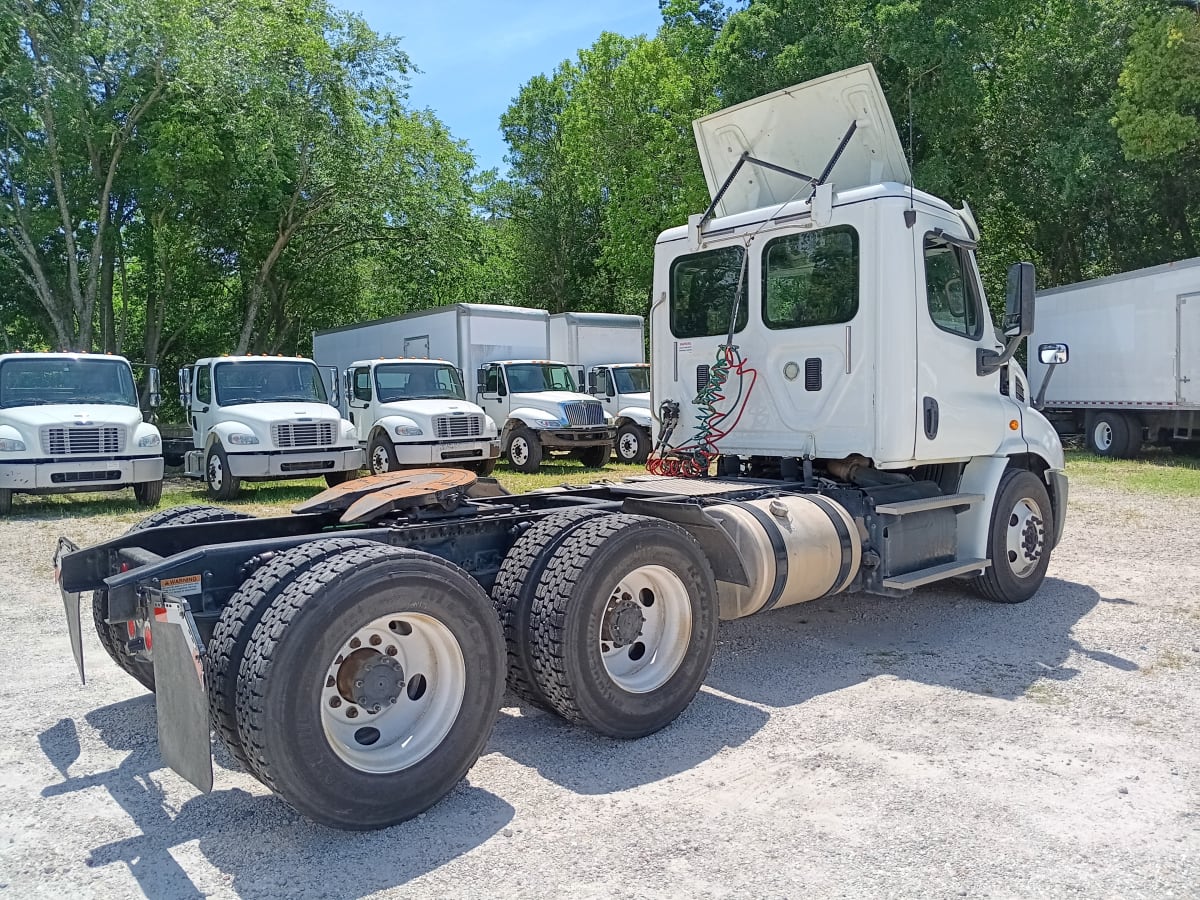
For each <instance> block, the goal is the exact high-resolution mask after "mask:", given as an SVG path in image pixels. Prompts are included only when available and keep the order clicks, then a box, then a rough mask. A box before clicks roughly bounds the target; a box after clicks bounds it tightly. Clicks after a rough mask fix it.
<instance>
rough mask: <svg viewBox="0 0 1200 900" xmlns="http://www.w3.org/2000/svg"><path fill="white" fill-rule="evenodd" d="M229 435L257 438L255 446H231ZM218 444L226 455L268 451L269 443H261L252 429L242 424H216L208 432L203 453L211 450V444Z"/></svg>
mask: <svg viewBox="0 0 1200 900" xmlns="http://www.w3.org/2000/svg"><path fill="white" fill-rule="evenodd" d="M231 434H253V435H255V436H256V437H258V443H257V444H231V443H229V436H230V435H231ZM216 443H220V445H221V446H222V447H223V448H225V452H226V453H257V452H259V451H260V450H270V449H271V445H270V443H263V439H262V437H261V436H260V435H258V434H257V433H256V432H255V431H254V429H253V428H251V427H250V426H249V425H245V424H243V423H242V422H218V423H217V424H216V425H214V426H213V427H212V428H210V429H209V430H208V438H207V440H205V442H204V452H205V454H207V453H208V451H210V450H211V449H212V446H213V444H216Z"/></svg>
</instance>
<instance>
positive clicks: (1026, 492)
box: [972, 469, 1053, 603]
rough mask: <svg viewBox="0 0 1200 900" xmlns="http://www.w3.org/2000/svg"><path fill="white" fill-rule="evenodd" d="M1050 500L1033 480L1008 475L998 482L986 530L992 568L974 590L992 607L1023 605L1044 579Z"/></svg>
mask: <svg viewBox="0 0 1200 900" xmlns="http://www.w3.org/2000/svg"><path fill="white" fill-rule="evenodd" d="M1052 516H1053V513H1052V510H1051V507H1050V495H1049V494H1048V493H1047V491H1046V486H1045V485H1044V484H1042V480H1041V479H1040V478H1038V476H1037V475H1035V474H1033V473H1032V472H1029V471H1027V470H1025V469H1009V470H1007V471H1006V472H1005V473H1004V475H1003V476H1001V478H1000V485H999V487H998V488H997V492H996V502H995V504H994V505H993V507H992V521H991V524H990V526H989V529H988V558H989V559H990V560H991V562H992V564H991V565H990V566H989V567H988V568H987V569H985V570H984V572H983V574H982V575H979V576H977V577H976V578H974V579H973V580H972V584H973V585H974V586H975V588H976V590H978V591H979V593H981V594H982V595H983V596H984V597H985V598H986V599H988V600H992V601H994V602H996V603H1023V602H1024V601H1026V600H1028V599H1029V598H1030V597H1032V596H1033V595H1034V594H1035V593H1036V592H1037V589H1038V588H1040V587H1041V586H1042V581H1043V580H1045V578H1046V567H1047V566H1048V565H1049V564H1050V547H1051V536H1050V534H1049V529H1050V522H1051V521H1052Z"/></svg>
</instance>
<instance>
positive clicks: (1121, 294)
mask: <svg viewBox="0 0 1200 900" xmlns="http://www.w3.org/2000/svg"><path fill="white" fill-rule="evenodd" d="M1031 343H1032V344H1033V345H1035V346H1037V345H1041V344H1065V345H1066V346H1067V348H1069V353H1070V358H1071V364H1070V366H1068V367H1066V368H1063V369H1061V370H1059V368H1058V367H1057V366H1054V367H1052V368H1048V367H1047V366H1045V365H1043V364H1042V363H1041V362H1040V360H1038V359H1034V358H1032V357H1034V356H1036V354H1031V364H1030V370H1029V374H1030V381H1031V383H1032V385H1033V388H1034V391H1035V392H1036V402H1037V404H1038V405H1039V406H1040V407H1041V408H1042V411H1043V412H1044V413H1045V414H1046V416H1047V417H1048V418H1049V419H1050V421H1051V422H1052V423H1053V424H1054V426H1055V428H1057V429H1058V431H1059V433H1060V434H1072V435H1075V434H1080V433H1082V434H1083V436H1084V440H1085V442H1086V445H1087V447H1088V449H1089V450H1091V451H1092V452H1093V453H1096V454H1098V455H1100V456H1109V457H1129V456H1133V455H1134V454H1136V453H1137V452H1138V451H1139V450H1140V449H1141V447H1142V444H1143V442H1145V441H1151V442H1153V443H1156V444H1174V445H1175V446H1176V447H1180V448H1182V449H1187V450H1191V451H1195V450H1197V449H1200V258H1197V259H1188V260H1184V261H1182V262H1174V263H1167V264H1166V265H1162V266H1154V267H1152V268H1148V269H1140V270H1138V271H1136V272H1127V273H1125V274H1123V275H1112V276H1110V277H1108V278H1097V279H1094V280H1092V281H1084V282H1080V283H1079V284H1072V285H1067V286H1066V287H1060V288H1054V289H1052V290H1048V291H1042V292H1040V293H1039V294H1038V322H1037V330H1036V331H1035V332H1034V335H1033V339H1032V341H1031ZM1047 377H1048V378H1049V380H1048V381H1047V380H1046V379H1047ZM1043 384H1044V391H1043Z"/></svg>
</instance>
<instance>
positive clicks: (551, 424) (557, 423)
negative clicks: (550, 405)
mask: <svg viewBox="0 0 1200 900" xmlns="http://www.w3.org/2000/svg"><path fill="white" fill-rule="evenodd" d="M533 424H534V425H536V426H537V427H538V428H561V427H563V421H562V419H534V420H533Z"/></svg>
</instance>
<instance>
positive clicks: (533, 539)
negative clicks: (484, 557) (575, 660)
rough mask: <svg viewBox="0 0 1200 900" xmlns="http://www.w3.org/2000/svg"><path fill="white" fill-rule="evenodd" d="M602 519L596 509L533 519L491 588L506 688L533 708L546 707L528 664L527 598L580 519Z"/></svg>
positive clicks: (530, 601)
mask: <svg viewBox="0 0 1200 900" xmlns="http://www.w3.org/2000/svg"><path fill="white" fill-rule="evenodd" d="M602 515H608V513H607V512H605V511H602V510H598V509H573V510H570V511H568V512H561V513H554V514H553V515H549V516H546V517H545V518H544V519H538V520H537V521H536V522H534V524H533V525H532V526H531V527H530V528H529V529H528V530H527V531H526V532H525V533H524V534H522V535H521V536H520V537H519V538H517V540H516V542H515V543H514V544H513V545H512V547H511V548H510V549H509V551H508V553H507V554H506V555H505V557H504V562H503V563H502V564H501V565H500V573H499V574H498V575H497V576H496V582H495V584H494V585H493V586H492V603H493V604H494V605H495V607H496V614H497V615H498V616H499V617H500V627H501V629H502V630H503V632H504V645H505V650H506V651H507V654H508V675H507V681H508V687H509V689H510V690H511V691H512V692H513V693H514V694H516V695H517V696H518V697H520V698H521V699H522V700H526V701H528V702H530V703H532V704H534V705H535V706H541V707H546V708H548V707H549V704H548V703H547V701H546V697H545V695H543V694H542V692H541V689H540V688H539V687H538V684H537V678H536V676H535V675H534V672H533V663H532V660H531V654H532V648H531V645H530V641H531V634H530V628H529V619H530V614H531V612H532V609H533V595H534V591H535V590H537V586H538V581H539V580H540V579H541V577H542V573H543V572H544V571H545V569H546V564H547V563H548V562H549V561H550V557H551V556H552V555H553V554H554V551H555V550H557V549H558V547H559V545H561V544H562V542H563V541H564V540H566V539H567V536H568V535H569V534H570V533H571V531H572V530H573V529H574V528H575V527H576V526H577V525H578V524H579V523H580V522H583V521H584V520H585V519H591V518H595V517H596V516H602Z"/></svg>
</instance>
